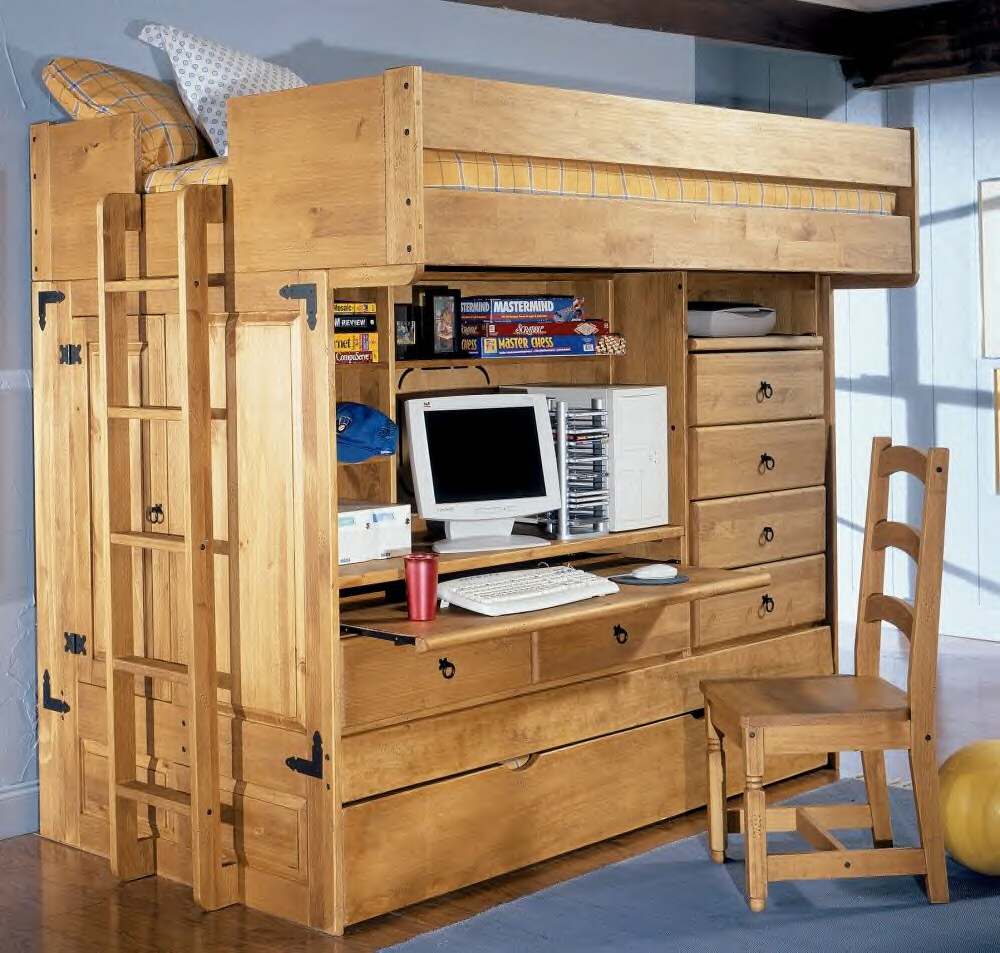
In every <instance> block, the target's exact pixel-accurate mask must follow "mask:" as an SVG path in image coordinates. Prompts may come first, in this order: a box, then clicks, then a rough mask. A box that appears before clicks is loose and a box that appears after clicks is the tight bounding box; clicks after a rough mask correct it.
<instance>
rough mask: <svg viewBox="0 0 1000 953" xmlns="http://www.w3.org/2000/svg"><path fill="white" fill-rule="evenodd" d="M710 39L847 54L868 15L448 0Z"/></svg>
mask: <svg viewBox="0 0 1000 953" xmlns="http://www.w3.org/2000/svg"><path fill="white" fill-rule="evenodd" d="M451 2H452V3H466V4H472V5H474V6H479V7H501V8H504V9H507V10H519V11H522V12H524V13H540V14H543V15H546V16H553V17H564V18H567V19H572V20H587V21H589V22H591V23H611V24H614V25H616V26H625V27H634V28H637V29H640V30H657V31H660V32H663V33H680V34H683V35H685V36H698V37H703V38H705V39H710V40H728V41H731V42H733V43H754V44H757V45H760V46H773V47H779V48H781V49H788V50H805V51H808V52H812V53H826V54H828V55H831V56H852V55H853V54H854V53H855V43H856V41H857V38H858V34H859V33H860V32H861V31H862V30H863V29H864V28H863V26H862V24H863V23H864V22H865V20H866V18H867V17H868V16H870V14H864V13H857V12H855V11H852V10H842V9H839V8H836V7H825V6H821V5H819V4H813V3H802V2H800V0H451Z"/></svg>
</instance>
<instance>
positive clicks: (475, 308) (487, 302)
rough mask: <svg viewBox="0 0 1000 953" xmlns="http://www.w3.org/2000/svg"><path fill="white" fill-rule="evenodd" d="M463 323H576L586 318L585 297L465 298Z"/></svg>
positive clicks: (513, 296)
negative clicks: (584, 309) (584, 315)
mask: <svg viewBox="0 0 1000 953" xmlns="http://www.w3.org/2000/svg"><path fill="white" fill-rule="evenodd" d="M460 315H461V319H462V322H463V323H465V322H473V321H487V322H489V321H493V322H502V321H529V322H535V323H537V322H539V321H545V322H549V321H577V320H580V319H581V318H582V317H583V298H574V297H573V296H572V295H509V296H507V297H505V298H493V297H485V296H483V297H471V298H462V302H461V309H460Z"/></svg>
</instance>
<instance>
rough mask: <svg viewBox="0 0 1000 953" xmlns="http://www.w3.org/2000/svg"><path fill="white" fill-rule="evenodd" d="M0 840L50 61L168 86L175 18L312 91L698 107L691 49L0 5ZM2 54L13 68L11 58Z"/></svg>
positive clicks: (410, 19)
mask: <svg viewBox="0 0 1000 953" xmlns="http://www.w3.org/2000/svg"><path fill="white" fill-rule="evenodd" d="M0 17H2V19H0V40H3V41H4V42H3V45H4V49H2V50H0V837H4V836H7V835H11V834H15V833H20V832H22V831H24V830H31V829H34V827H35V824H36V816H37V814H36V807H35V798H36V793H37V784H36V780H35V779H36V778H37V772H36V766H35V718H36V715H35V675H34V671H35V616H34V599H33V593H32V590H33V585H34V581H33V561H34V556H33V547H32V509H33V504H32V456H31V454H32V451H31V394H30V385H31V380H30V367H31V335H30V324H29V276H30V268H29V234H30V233H29V218H28V209H29V204H28V150H27V141H28V140H27V131H28V129H27V127H28V124H29V123H30V122H37V121H40V120H45V119H52V120H59V119H61V118H62V115H61V112H60V110H59V108H58V107H57V106H55V105H54V104H53V103H51V102H50V100H49V98H48V96H47V94H46V93H45V91H44V89H43V88H42V87H41V85H40V84H39V82H38V78H37V77H38V75H39V70H40V68H41V66H42V65H43V64H44V63H45V62H46V61H47V60H48V59H49V58H51V57H52V56H54V55H74V56H80V57H89V58H93V59H100V60H106V61H108V62H111V63H116V64H118V65H121V66H126V67H130V68H132V69H136V70H139V71H141V72H146V73H152V74H159V75H162V76H168V75H169V66H168V65H167V63H166V61H165V59H164V58H163V55H162V54H160V53H159V52H156V51H153V50H151V49H150V47H148V46H146V45H145V44H143V43H140V42H139V41H138V40H136V39H134V37H135V36H136V34H137V33H138V31H139V29H140V28H141V27H142V25H143V24H144V23H146V22H147V21H148V20H154V21H157V22H162V23H170V24H174V25H177V26H181V27H184V28H187V29H190V30H193V31H194V32H197V33H201V34H203V35H205V36H208V37H210V38H213V39H216V40H218V41H219V42H221V43H225V44H227V45H230V46H234V47H237V48H240V49H244V50H247V51H248V52H251V53H254V54H256V55H258V56H262V57H265V58H268V59H272V60H276V61H278V62H280V63H282V64H284V65H286V66H289V67H291V68H292V69H294V70H295V71H296V72H298V73H299V74H300V75H301V76H302V77H303V78H304V79H305V80H306V81H308V82H311V83H320V82H325V81H329V80H335V79H343V78H345V77H350V76H361V75H367V74H372V73H376V72H378V71H380V70H382V69H384V68H386V67H389V66H397V65H400V64H406V63H420V64H422V65H424V66H427V67H429V68H432V69H437V70H441V71H448V72H454V73H461V74H466V75H481V76H491V77H495V78H498V79H513V80H522V81H526V82H533V83H539V84H543V85H556V86H568V87H574V88H582V89H593V90H600V91H605V92H618V93H627V94H634V95H639V96H649V97H654V98H663V99H679V100H691V99H693V98H694V41H693V40H692V39H689V38H685V37H675V36H670V35H665V34H660V33H644V32H639V31H634V30H624V29H619V28H616V27H609V26H603V25H597V24H588V23H579V22H573V21H567V20H555V19H547V18H543V17H537V16H532V15H530V14H522V13H511V12H509V11H504V10H489V9H484V8H476V7H470V6H464V5H461V4H453V3H445V2H442V0H284V2H281V3H276V2H274V0H216V2H214V3H197V4H196V3H193V2H185V0H129V2H128V3H126V2H125V0H89V2H86V3H65V2H58V3H52V2H49V3H31V2H27V3H20V4H14V3H5V4H3V5H2V10H0ZM8 55H9V62H8V58H7V57H8Z"/></svg>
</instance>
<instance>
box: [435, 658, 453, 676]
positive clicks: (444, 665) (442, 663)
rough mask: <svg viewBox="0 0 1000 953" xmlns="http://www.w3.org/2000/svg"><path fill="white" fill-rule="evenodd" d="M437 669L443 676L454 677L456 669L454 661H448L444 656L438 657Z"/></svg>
mask: <svg viewBox="0 0 1000 953" xmlns="http://www.w3.org/2000/svg"><path fill="white" fill-rule="evenodd" d="M438 671H439V672H440V673H441V675H442V676H443V677H444V678H454V677H455V671H456V669H455V663H454V662H449V661H448V659H446V658H442V659H438Z"/></svg>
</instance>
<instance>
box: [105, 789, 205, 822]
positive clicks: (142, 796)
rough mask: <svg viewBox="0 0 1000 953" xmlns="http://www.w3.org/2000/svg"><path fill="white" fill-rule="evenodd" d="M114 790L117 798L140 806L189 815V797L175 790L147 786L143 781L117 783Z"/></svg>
mask: <svg viewBox="0 0 1000 953" xmlns="http://www.w3.org/2000/svg"><path fill="white" fill-rule="evenodd" d="M115 790H116V791H117V792H118V796H119V797H123V798H126V799H127V800H129V801H138V802H139V803H140V804H148V805H150V807H158V808H160V809H161V810H164V811H175V812H177V813H178V814H185V815H188V814H190V813H191V795H190V794H187V793H185V792H184V791H178V790H176V788H165V787H163V786H162V785H159V784H147V783H146V782H145V781H119V782H118V784H117V786H116V787H115Z"/></svg>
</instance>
